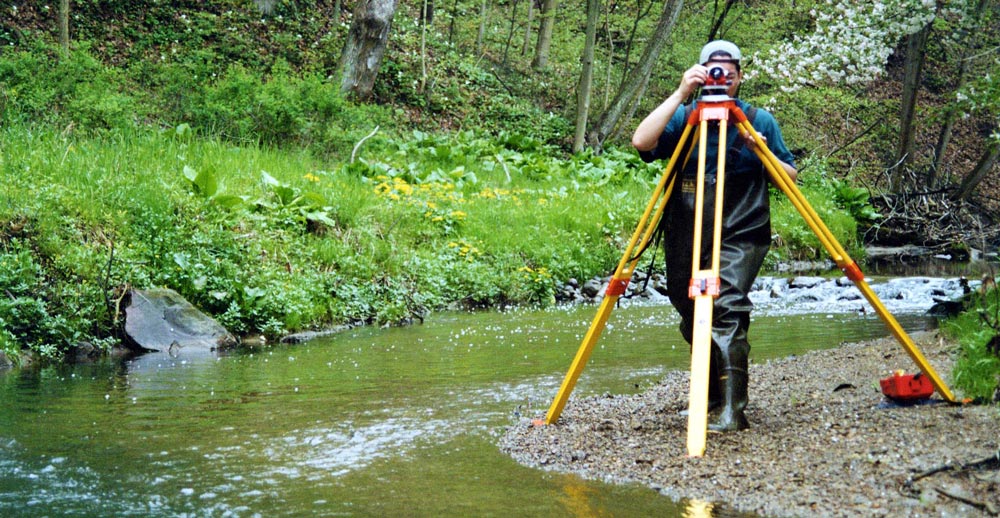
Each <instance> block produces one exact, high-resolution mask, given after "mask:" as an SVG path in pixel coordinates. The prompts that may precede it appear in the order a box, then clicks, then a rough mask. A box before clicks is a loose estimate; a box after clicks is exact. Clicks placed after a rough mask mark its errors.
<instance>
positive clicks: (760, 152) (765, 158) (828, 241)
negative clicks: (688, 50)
mask: <svg viewBox="0 0 1000 518" xmlns="http://www.w3.org/2000/svg"><path fill="white" fill-rule="evenodd" d="M739 126H740V128H741V129H742V130H743V131H745V132H748V133H750V135H752V136H753V138H754V141H755V142H756V143H757V145H756V146H754V152H756V153H757V157H758V158H760V160H761V162H763V163H764V166H765V167H767V171H768V173H769V174H770V175H771V179H772V180H773V181H774V183H775V184H776V185H777V186H778V188H779V189H781V191H782V192H784V193H785V195H786V196H788V199H789V200H790V201H791V202H792V205H794V206H795V208H796V209H797V210H798V211H799V214H801V215H802V217H803V218H804V219H805V221H806V224H807V225H809V228H810V229H812V231H813V233H815V234H816V237H818V238H819V240H820V242H821V243H823V246H824V247H825V248H826V249H827V251H828V252H829V253H830V255H831V256H832V257H833V260H834V262H836V263H837V266H838V267H840V269H841V270H843V271H844V274H845V275H847V278H848V279H850V280H851V281H852V282H854V285H855V286H857V287H858V290H859V291H861V294H862V295H863V296H864V297H865V300H867V301H868V303H869V304H871V305H872V307H873V308H875V312H876V313H877V314H878V316H879V317H880V318H881V319H882V321H883V322H885V324H886V326H887V327H888V328H889V331H890V332H891V333H892V335H893V336H894V337H895V338H896V340H897V341H898V342H899V343H900V344H901V345H902V346H903V348H904V349H905V350H906V352H907V353H908V354H909V355H910V358H911V359H912V360H913V361H914V362H915V363H916V364H917V367H919V368H920V371H921V372H923V373H924V375H925V376H927V377H928V378H929V379H930V380H931V384H933V385H934V388H935V389H936V390H937V391H938V393H939V394H941V396H942V397H944V398H945V399H946V400H948V401H950V402H952V403H954V402H956V399H955V395H954V394H952V392H951V390H950V389H949V388H948V385H947V384H946V383H945V382H944V380H942V379H941V377H940V376H939V375H938V373H937V371H935V370H934V367H932V366H931V364H930V363H929V362H928V361H927V358H926V357H924V354H923V352H921V351H920V348H919V347H917V345H916V344H915V343H914V342H913V340H912V339H911V338H910V336H909V335H908V334H906V331H905V330H904V329H903V327H902V326H901V325H900V324H899V322H898V321H897V320H896V318H895V317H894V316H893V315H892V313H890V312H889V310H888V309H887V308H886V307H885V305H884V304H882V301H881V300H879V298H878V296H877V295H876V294H875V292H874V291H873V290H872V288H871V286H869V285H868V283H867V282H866V281H865V276H864V274H863V273H862V272H861V269H860V268H859V267H858V265H857V263H855V262H854V260H853V259H851V258H850V257H849V256H848V255H847V252H846V251H845V250H844V248H843V247H842V246H841V245H840V243H839V242H838V241H837V239H836V238H835V237H834V236H833V233H831V232H830V229H829V228H827V226H826V225H825V224H824V223H823V220H822V219H820V217H819V215H818V214H817V213H816V211H815V210H814V209H813V208H812V206H811V205H809V202H808V201H806V199H805V197H804V196H803V195H802V192H801V191H800V190H799V188H798V187H796V186H795V183H794V182H792V179H791V178H790V177H789V176H788V173H786V172H785V170H784V169H783V168H782V167H781V163H780V162H779V161H778V158H777V157H776V156H774V153H772V152H771V150H770V149H768V147H767V144H766V143H765V142H764V140H763V139H762V138H761V137H760V134H758V133H757V132H756V130H754V129H753V126H751V125H750V123H749V122H746V121H743V122H741V123H739Z"/></svg>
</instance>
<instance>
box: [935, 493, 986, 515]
mask: <svg viewBox="0 0 1000 518" xmlns="http://www.w3.org/2000/svg"><path fill="white" fill-rule="evenodd" d="M934 489H936V490H937V492H938V493H941V494H942V495H944V496H946V497H948V498H951V499H953V500H958V501H959V502H962V503H964V504H968V505H971V506H972V507H975V508H976V509H979V510H980V511H985V512H986V513H987V514H990V515H993V516H996V515H997V514H998V512H997V508H996V506H995V505H993V503H992V502H980V501H979V500H973V499H971V498H969V497H967V496H964V495H960V494H958V493H953V492H951V491H948V490H946V489H944V488H940V487H936V488H934Z"/></svg>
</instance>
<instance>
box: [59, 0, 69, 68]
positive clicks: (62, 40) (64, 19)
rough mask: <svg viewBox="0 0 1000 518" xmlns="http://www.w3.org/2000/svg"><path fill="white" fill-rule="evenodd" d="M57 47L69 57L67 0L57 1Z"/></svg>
mask: <svg viewBox="0 0 1000 518" xmlns="http://www.w3.org/2000/svg"><path fill="white" fill-rule="evenodd" d="M59 46H60V47H62V51H63V56H69V0H59Z"/></svg>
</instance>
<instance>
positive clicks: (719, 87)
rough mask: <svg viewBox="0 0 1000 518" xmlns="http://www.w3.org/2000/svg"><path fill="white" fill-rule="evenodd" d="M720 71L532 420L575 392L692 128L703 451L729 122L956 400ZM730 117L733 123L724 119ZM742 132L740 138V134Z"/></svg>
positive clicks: (694, 377) (695, 383)
mask: <svg viewBox="0 0 1000 518" xmlns="http://www.w3.org/2000/svg"><path fill="white" fill-rule="evenodd" d="M727 87H728V85H727V81H726V71H725V70H724V69H723V68H721V67H713V68H712V69H710V70H709V77H708V79H707V80H706V82H705V85H704V86H703V87H702V95H701V97H699V99H698V103H697V105H696V106H695V107H694V108H693V110H692V111H691V113H690V115H689V116H688V119H687V123H686V125H685V127H684V130H683V131H682V133H681V137H680V140H679V141H678V143H677V146H676V147H675V148H674V150H673V153H672V154H671V157H670V160H669V162H668V163H667V166H666V168H665V169H664V171H663V174H662V175H661V177H660V180H659V182H658V183H657V185H656V188H655V189H654V190H653V195H652V197H651V199H650V200H649V203H648V204H647V206H646V210H645V211H644V212H643V214H642V217H641V218H640V219H639V224H638V226H637V227H636V229H635V232H634V233H633V234H632V237H631V239H630V240H629V243H628V246H627V247H626V248H625V253H624V254H623V255H622V258H621V261H619V263H618V267H617V268H616V269H615V272H614V274H613V275H612V277H611V281H610V282H609V284H608V287H607V289H606V290H605V294H604V298H603V300H602V301H601V305H600V308H599V309H598V311H597V315H596V316H595V317H594V320H593V321H592V322H591V324H590V328H589V329H588V330H587V333H586V334H585V335H584V337H583V342H582V343H581V344H580V348H579V349H578V350H577V353H576V356H575V357H574V359H573V362H572V364H571V365H570V368H569V371H568V372H567V373H566V377H565V378H564V379H563V382H562V385H561V386H560V388H559V392H558V393H557V394H556V397H555V399H554V400H553V401H552V404H551V406H550V407H549V410H548V413H547V414H546V416H545V419H544V420H541V419H539V420H536V421H535V422H534V424H536V425H543V424H546V425H547V424H553V423H555V422H556V420H558V419H559V415H560V414H561V413H562V410H563V408H564V407H565V405H566V401H567V400H568V399H569V395H570V393H571V392H572V391H573V388H574V386H575V385H576V382H577V380H578V379H579V377H580V374H581V373H582V372H583V368H584V366H585V365H586V363H587V360H588V359H589V358H590V353H591V352H592V351H593V348H594V345H595V344H596V343H597V340H598V338H600V336H601V332H602V331H603V330H604V328H605V326H606V325H607V321H608V317H609V316H610V315H611V310H612V309H614V307H615V304H616V303H617V302H618V299H619V298H620V297H621V296H622V295H624V294H625V291H626V288H627V287H628V283H629V281H630V280H631V278H632V273H633V272H634V270H635V266H636V264H637V263H638V261H639V257H640V256H641V255H642V252H643V251H644V250H645V249H646V247H647V246H648V245H649V243H650V241H651V240H652V239H653V236H654V234H655V233H656V230H657V227H658V226H659V223H660V220H661V218H662V217H663V212H664V210H665V209H666V206H667V202H668V201H669V200H670V194H671V192H673V189H674V184H675V183H676V177H677V175H678V172H679V171H681V170H682V169H683V167H678V160H679V159H680V155H681V153H682V150H683V149H685V148H686V147H688V146H687V142H688V138H689V137H691V133H692V132H693V131H694V127H695V126H698V139H699V141H698V143H699V146H698V148H699V151H698V172H697V177H696V186H695V214H694V219H695V222H694V235H693V247H692V249H693V257H692V263H691V270H692V272H691V281H690V285H689V289H688V295H689V296H690V297H691V298H692V299H693V300H694V326H693V335H692V340H691V381H690V392H689V396H688V397H689V400H688V429H687V452H688V456H691V457H700V456H702V455H704V453H705V443H706V434H707V424H708V388H709V387H708V383H709V362H710V357H711V346H712V343H711V342H712V311H713V308H714V304H715V298H716V297H718V295H719V289H720V279H719V266H720V265H719V256H720V246H721V242H722V208H723V203H722V198H723V188H724V183H725V171H726V152H725V151H726V150H725V146H726V142H727V138H726V132H727V131H728V126H729V124H731V123H732V124H733V125H734V126H735V128H736V130H737V131H740V132H741V134H749V135H750V136H751V138H752V139H753V141H754V144H755V145H754V146H752V148H753V151H754V153H755V154H756V155H757V158H758V159H760V161H761V162H762V163H763V165H764V167H765V169H766V170H767V172H768V175H769V177H770V179H771V181H772V183H774V184H775V185H777V186H778V188H779V189H780V190H781V191H782V192H783V193H784V194H785V195H786V196H787V197H788V198H789V200H791V202H792V205H794V206H795V209H796V210H798V212H799V214H800V215H801V216H802V218H803V219H804V220H805V222H806V224H807V225H808V226H809V228H810V229H811V230H812V231H813V233H815V234H816V236H817V237H818V238H819V240H820V242H821V243H822V244H823V247H824V248H826V250H827V252H829V254H830V256H831V258H832V259H833V261H834V262H835V263H836V264H837V266H838V267H839V268H840V269H841V271H843V272H844V275H846V276H847V278H848V279H850V280H851V281H852V282H853V283H854V285H855V286H856V287H857V288H858V289H859V290H860V291H861V294H862V295H863V296H864V297H865V300H867V301H868V303H869V304H871V306H872V307H873V308H875V312H876V313H878V315H879V317H880V318H881V319H882V321H883V322H884V323H885V324H886V326H887V327H888V328H889V331H890V332H891V333H892V335H893V336H894V337H895V338H896V340H897V341H899V343H900V344H901V345H902V346H903V348H904V349H906V352H907V353H908V354H909V355H910V358H911V359H913V361H914V362H916V364H917V366H918V367H919V368H920V371H921V372H923V373H924V375H925V376H927V378H928V379H929V380H930V382H931V384H932V385H933V386H934V389H935V390H937V391H938V392H939V393H940V394H941V396H942V397H944V399H946V400H948V401H949V402H952V403H954V402H956V400H955V396H954V395H953V394H952V392H951V390H949V389H948V386H947V385H946V384H945V383H944V381H943V380H942V379H941V378H940V377H939V376H938V374H937V372H935V370H934V368H933V367H931V365H930V364H929V363H928V362H927V359H926V358H925V357H924V355H923V353H922V352H921V351H920V349H919V348H918V347H917V345H916V344H915V343H914V342H913V340H912V339H911V338H910V337H909V335H907V334H906V331H904V330H903V328H902V327H901V326H900V324H899V322H898V321H896V319H895V317H893V316H892V314H891V313H889V311H888V310H887V309H886V307H885V305H883V304H882V301H881V300H879V298H878V296H877V295H875V292H874V291H873V290H872V289H871V286H869V285H868V283H867V282H866V281H865V276H864V274H863V273H862V272H861V269H860V268H859V267H858V265H857V263H855V262H854V260H853V259H851V258H850V257H849V256H848V255H847V252H846V251H845V250H844V248H843V247H842V246H841V245H840V243H839V242H838V241H837V239H836V238H835V237H834V236H833V234H832V233H831V232H830V230H829V229H828V228H827V227H826V224H825V223H823V221H822V220H821V219H820V217H819V215H818V214H817V213H816V211H815V210H813V208H812V206H811V205H810V204H809V202H808V201H806V199H805V198H804V197H803V195H802V192H801V191H799V189H798V187H796V186H795V183H794V181H793V180H792V179H791V177H790V176H789V175H788V173H787V172H786V171H785V170H784V169H783V168H782V167H781V163H780V161H779V160H778V158H777V157H776V156H775V155H774V153H772V152H771V150H770V149H769V148H768V147H767V143H766V141H765V140H764V139H763V138H762V137H761V136H760V134H759V133H757V131H756V130H755V129H754V128H753V126H752V125H751V124H750V121H749V120H748V119H747V116H746V115H745V114H744V113H743V110H741V109H740V107H739V106H738V105H737V104H736V100H735V99H733V98H732V97H729V95H728V94H727V93H726V89H727ZM710 121H717V122H718V128H719V129H718V131H719V150H718V167H717V172H716V184H715V204H714V205H715V212H714V222H713V223H714V225H713V229H712V236H711V239H712V248H711V262H710V265H711V266H710V268H709V269H702V268H701V264H702V262H701V240H702V235H701V234H702V220H703V214H702V213H703V209H704V201H705V161H706V155H707V154H706V146H707V142H708V130H709V122H710ZM730 121H732V122H730ZM738 138H741V137H738ZM693 149H694V147H693V146H690V148H689V149H688V151H687V156H685V157H684V164H687V162H688V160H689V159H690V155H691V154H692V152H693Z"/></svg>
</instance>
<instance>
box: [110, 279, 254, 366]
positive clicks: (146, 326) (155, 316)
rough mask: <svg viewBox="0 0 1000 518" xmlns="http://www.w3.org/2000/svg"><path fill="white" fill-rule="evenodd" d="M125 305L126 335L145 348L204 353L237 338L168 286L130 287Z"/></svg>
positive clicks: (234, 342)
mask: <svg viewBox="0 0 1000 518" xmlns="http://www.w3.org/2000/svg"><path fill="white" fill-rule="evenodd" d="M130 295H131V297H130V302H129V305H128V307H127V308H125V334H126V335H127V336H128V338H129V340H130V341H131V342H132V343H133V345H135V346H137V347H138V348H141V349H144V350H147V351H161V352H168V353H170V354H171V355H174V356H176V355H178V354H180V353H181V352H182V351H184V352H198V351H201V352H205V351H215V350H219V349H225V348H228V347H232V346H234V345H236V338H235V337H233V335H232V334H230V333H229V331H227V330H226V328H224V327H222V326H221V325H220V324H219V323H218V322H216V321H215V320H214V319H213V318H212V317H209V316H208V315H205V314H204V313H202V312H201V311H199V310H198V309H197V308H195V307H194V306H192V305H191V303H189V302H188V301H186V300H184V298H183V297H181V296H180V295H179V294H178V293H177V292H175V291H173V290H169V289H152V290H132V291H131V293H130Z"/></svg>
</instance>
